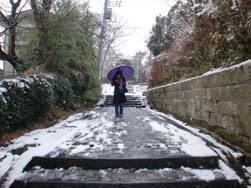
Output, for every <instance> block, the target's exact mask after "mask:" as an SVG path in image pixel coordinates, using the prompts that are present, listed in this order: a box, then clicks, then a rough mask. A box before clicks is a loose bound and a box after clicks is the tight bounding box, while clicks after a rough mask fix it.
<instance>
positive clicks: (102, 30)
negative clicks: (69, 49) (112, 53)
mask: <svg viewBox="0 0 251 188" xmlns="http://www.w3.org/2000/svg"><path fill="white" fill-rule="evenodd" d="M107 5H108V0H105V4H104V15H103V21H102V23H101V31H100V43H99V51H98V76H99V79H102V70H101V67H102V51H103V38H104V32H105V31H104V30H105V14H106V11H107Z"/></svg>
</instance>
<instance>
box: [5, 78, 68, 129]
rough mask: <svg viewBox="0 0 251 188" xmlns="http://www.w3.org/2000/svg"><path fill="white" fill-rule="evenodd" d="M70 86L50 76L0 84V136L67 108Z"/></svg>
mask: <svg viewBox="0 0 251 188" xmlns="http://www.w3.org/2000/svg"><path fill="white" fill-rule="evenodd" d="M72 101H73V89H72V84H71V82H70V81H68V80H67V79H63V78H58V77H57V76H51V75H33V76H29V77H18V78H16V79H9V80H7V79H6V80H3V81H1V82H0V107H1V108H0V132H3V131H6V130H10V129H17V128H20V127H22V126H25V125H26V124H27V123H29V122H30V121H31V120H33V119H34V118H39V117H41V116H42V115H43V114H44V113H45V112H46V111H48V110H50V109H52V108H54V107H55V106H60V107H65V108H68V107H71V105H72Z"/></svg>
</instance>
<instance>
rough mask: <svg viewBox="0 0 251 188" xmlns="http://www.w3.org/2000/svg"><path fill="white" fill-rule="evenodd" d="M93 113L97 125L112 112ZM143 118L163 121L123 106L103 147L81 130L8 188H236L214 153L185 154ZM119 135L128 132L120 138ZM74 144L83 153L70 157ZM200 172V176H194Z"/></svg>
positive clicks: (33, 162)
mask: <svg viewBox="0 0 251 188" xmlns="http://www.w3.org/2000/svg"><path fill="white" fill-rule="evenodd" d="M135 99H137V98H135ZM97 110H99V112H98V114H99V115H100V116H95V118H97V117H99V118H100V121H101V119H103V118H106V119H109V118H111V119H112V118H113V117H111V115H110V114H112V113H113V109H112V108H98V109H97ZM145 117H147V118H150V119H151V120H154V121H156V122H167V121H168V120H163V119H161V118H159V117H156V116H155V115H153V114H151V113H149V111H147V109H141V108H131V109H130V108H128V109H127V113H126V114H125V118H124V119H121V120H119V121H118V120H117V119H114V120H113V121H114V126H111V127H109V126H107V128H106V130H105V131H106V132H107V133H109V135H108V136H106V139H108V140H109V139H110V141H109V142H107V143H104V142H103V144H102V148H103V149H100V150H99V149H93V148H95V147H96V146H95V144H97V143H95V140H97V138H100V137H99V132H98V130H96V131H94V132H93V136H91V137H88V138H86V139H83V138H85V136H86V135H85V134H86V133H85V131H82V132H81V131H80V132H79V133H78V134H76V135H75V136H74V137H73V138H71V139H69V140H67V141H66V143H67V144H68V145H70V146H71V147H69V148H67V149H65V146H63V147H62V148H55V149H54V150H53V151H51V152H50V153H49V154H48V155H46V156H43V157H33V158H32V160H31V161H30V162H29V163H28V165H27V166H26V167H25V169H24V173H23V175H22V176H21V177H19V178H18V179H16V180H15V182H14V183H13V184H12V186H11V188H238V187H240V184H239V182H238V180H236V179H234V180H229V179H227V178H226V176H225V174H224V173H223V172H222V171H220V169H221V167H220V164H219V160H220V157H219V156H218V155H217V154H216V153H215V154H213V155H209V154H208V156H206V155H205V156H197V157H196V156H190V155H188V154H187V153H185V152H184V151H182V150H181V148H180V147H181V146H180V144H181V143H180V142H178V143H176V142H173V141H172V140H169V139H168V136H166V135H163V134H161V133H157V132H153V131H152V129H151V127H150V126H148V125H147V122H145V121H144V118H145ZM86 118H89V119H91V118H92V117H91V116H86ZM169 123H171V122H169ZM95 126H97V127H100V131H101V133H102V131H104V130H103V128H102V125H95ZM125 131H126V132H127V133H128V134H122V133H123V132H125ZM170 137H171V135H170ZM184 139H185V138H184ZM184 142H185V140H184ZM121 145H122V146H121ZM74 146H83V147H84V148H87V149H85V150H84V149H83V150H81V151H79V153H76V154H72V151H73V150H74ZM164 146H165V147H164ZM87 153H88V155H86V154H87ZM208 171H210V172H212V174H213V175H214V176H215V178H214V179H213V180H210V177H209V180H208V181H205V174H208ZM193 172H195V173H193ZM200 174H201V175H202V176H204V177H203V178H199V177H198V175H200Z"/></svg>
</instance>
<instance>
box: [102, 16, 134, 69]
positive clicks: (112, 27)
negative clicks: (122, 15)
mask: <svg viewBox="0 0 251 188" xmlns="http://www.w3.org/2000/svg"><path fill="white" fill-rule="evenodd" d="M126 24H127V23H126V22H122V21H121V20H118V21H116V22H115V23H112V24H107V25H106V27H105V34H104V53H103V57H102V64H101V70H102V72H103V73H104V69H105V68H104V67H105V66H108V65H109V64H110V63H109V60H110V58H108V61H107V56H110V55H112V54H118V52H116V51H117V50H116V49H117V48H118V47H119V46H120V45H121V44H123V43H124V42H125V41H126V39H125V38H126V37H128V36H129V35H131V34H132V33H126V32H125V28H126ZM116 57H117V56H116ZM112 59H113V58H112Z"/></svg>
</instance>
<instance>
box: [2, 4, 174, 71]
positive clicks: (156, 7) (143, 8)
mask: <svg viewBox="0 0 251 188" xmlns="http://www.w3.org/2000/svg"><path fill="white" fill-rule="evenodd" d="M82 1H88V0H82ZM111 1H117V0H111ZM120 1H122V3H121V7H114V8H113V12H114V15H116V16H117V17H119V18H120V19H121V20H122V22H126V27H125V29H124V30H125V33H128V34H130V35H129V36H127V37H126V38H124V39H123V40H122V41H125V42H124V43H123V44H122V45H120V46H119V48H120V51H121V52H122V53H123V54H124V55H126V56H133V55H134V54H135V53H136V52H137V51H145V50H146V49H147V48H146V42H145V41H146V40H147V39H148V37H149V33H150V31H151V28H152V25H153V24H154V23H155V17H156V16H157V15H167V13H168V11H169V9H170V7H171V6H172V5H173V4H174V2H175V0H120ZM89 3H90V7H91V10H92V11H94V12H96V13H99V14H102V13H103V6H104V0H89ZM1 4H9V0H1ZM0 68H2V63H0Z"/></svg>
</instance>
